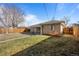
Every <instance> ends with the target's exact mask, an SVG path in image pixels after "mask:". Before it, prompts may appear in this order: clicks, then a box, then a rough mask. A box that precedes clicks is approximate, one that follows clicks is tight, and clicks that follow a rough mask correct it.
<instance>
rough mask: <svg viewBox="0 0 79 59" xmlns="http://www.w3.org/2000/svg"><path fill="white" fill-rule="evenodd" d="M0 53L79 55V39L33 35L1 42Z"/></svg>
mask: <svg viewBox="0 0 79 59" xmlns="http://www.w3.org/2000/svg"><path fill="white" fill-rule="evenodd" d="M0 55H20V56H22V55H23V56H27V55H29V56H60V55H62V56H63V55H65V56H66V55H69V56H71V55H74V56H75V55H79V39H78V38H71V37H50V36H44V35H33V36H31V37H27V38H24V39H18V40H13V41H8V42H5V43H0Z"/></svg>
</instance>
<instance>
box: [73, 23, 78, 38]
mask: <svg viewBox="0 0 79 59" xmlns="http://www.w3.org/2000/svg"><path fill="white" fill-rule="evenodd" d="M73 35H74V36H75V37H79V24H75V25H74V26H73Z"/></svg>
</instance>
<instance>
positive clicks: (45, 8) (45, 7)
mask: <svg viewBox="0 0 79 59" xmlns="http://www.w3.org/2000/svg"><path fill="white" fill-rule="evenodd" d="M43 6H44V10H45V12H46V16H47V19H49V15H48V10H47V6H46V4H45V3H43Z"/></svg>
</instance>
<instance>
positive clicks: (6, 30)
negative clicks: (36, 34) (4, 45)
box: [0, 28, 28, 33]
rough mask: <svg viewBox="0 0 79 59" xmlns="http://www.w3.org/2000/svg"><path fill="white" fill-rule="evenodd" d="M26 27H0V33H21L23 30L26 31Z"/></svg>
mask: <svg viewBox="0 0 79 59" xmlns="http://www.w3.org/2000/svg"><path fill="white" fill-rule="evenodd" d="M27 31H28V29H27V28H6V29H5V28H0V33H6V32H8V33H23V32H27Z"/></svg>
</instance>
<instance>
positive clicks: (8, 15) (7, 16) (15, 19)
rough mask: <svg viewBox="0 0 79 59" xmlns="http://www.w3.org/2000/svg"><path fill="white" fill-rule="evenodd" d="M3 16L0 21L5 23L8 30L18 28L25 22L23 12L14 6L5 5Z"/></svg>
mask: <svg viewBox="0 0 79 59" xmlns="http://www.w3.org/2000/svg"><path fill="white" fill-rule="evenodd" d="M1 15H2V17H0V21H1V22H2V23H3V25H4V27H5V28H6V29H8V28H9V27H12V28H14V27H18V25H19V24H20V23H22V22H23V21H24V13H23V11H22V10H21V9H20V8H18V7H16V6H15V5H12V4H10V5H7V4H6V5H4V7H3V8H2V14H1ZM7 33H8V30H7Z"/></svg>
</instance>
